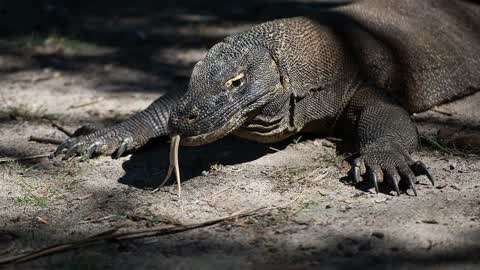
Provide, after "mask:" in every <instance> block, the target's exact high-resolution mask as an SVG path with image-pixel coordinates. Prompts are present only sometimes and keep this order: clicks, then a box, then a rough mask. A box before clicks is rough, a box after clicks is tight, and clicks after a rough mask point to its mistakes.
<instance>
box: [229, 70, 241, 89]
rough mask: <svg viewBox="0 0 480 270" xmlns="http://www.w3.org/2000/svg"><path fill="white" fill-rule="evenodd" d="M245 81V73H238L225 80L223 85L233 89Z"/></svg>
mask: <svg viewBox="0 0 480 270" xmlns="http://www.w3.org/2000/svg"><path fill="white" fill-rule="evenodd" d="M244 83H245V74H243V72H242V73H240V74H238V75H236V76H235V77H233V78H231V79H230V80H228V81H226V82H225V87H226V88H227V89H235V88H238V87H240V86H242V85H243V84H244Z"/></svg>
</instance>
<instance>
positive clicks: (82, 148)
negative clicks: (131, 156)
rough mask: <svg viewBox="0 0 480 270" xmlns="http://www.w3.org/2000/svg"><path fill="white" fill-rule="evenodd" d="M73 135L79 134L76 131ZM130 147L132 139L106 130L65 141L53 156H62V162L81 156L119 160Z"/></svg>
mask: <svg viewBox="0 0 480 270" xmlns="http://www.w3.org/2000/svg"><path fill="white" fill-rule="evenodd" d="M82 128H83V127H82ZM82 128H80V129H82ZM80 129H79V130H80ZM75 134H79V133H78V132H77V131H76V132H75ZM75 134H74V135H75ZM80 134H81V133H80ZM122 135H123V136H122ZM132 146H133V138H132V137H131V136H128V135H127V134H117V133H116V132H115V131H114V130H112V129H108V128H107V129H100V130H97V131H95V132H93V133H90V134H86V135H80V136H78V137H72V138H70V139H67V140H65V142H63V143H62V144H61V145H60V146H59V147H58V148H57V150H56V151H55V152H54V154H53V155H54V156H58V155H61V154H63V159H64V160H66V159H69V158H71V157H74V156H82V157H84V158H87V159H89V158H91V157H93V156H96V155H112V157H113V158H119V157H120V156H122V155H123V154H124V153H125V152H127V151H129V150H131V149H132V148H133V147H132Z"/></svg>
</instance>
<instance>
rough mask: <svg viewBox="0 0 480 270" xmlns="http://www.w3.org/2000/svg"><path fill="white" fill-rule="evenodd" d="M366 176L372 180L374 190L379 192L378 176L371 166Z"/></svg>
mask: <svg viewBox="0 0 480 270" xmlns="http://www.w3.org/2000/svg"><path fill="white" fill-rule="evenodd" d="M368 178H369V179H370V180H371V181H372V183H373V186H374V187H375V192H377V193H379V192H380V189H379V188H378V177H377V174H376V173H375V170H373V169H371V168H369V169H368Z"/></svg>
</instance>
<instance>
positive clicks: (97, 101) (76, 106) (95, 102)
mask: <svg viewBox="0 0 480 270" xmlns="http://www.w3.org/2000/svg"><path fill="white" fill-rule="evenodd" d="M100 101H102V99H97V100H92V101H89V102H86V103H82V104H78V105H70V106H68V108H67V110H70V109H78V108H82V107H87V106H90V105H94V104H97V103H99V102H100Z"/></svg>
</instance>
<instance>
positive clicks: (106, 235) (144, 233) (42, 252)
mask: <svg viewBox="0 0 480 270" xmlns="http://www.w3.org/2000/svg"><path fill="white" fill-rule="evenodd" d="M262 209H264V207H262V208H257V209H254V210H250V211H242V212H236V213H234V214H232V215H229V216H226V217H222V218H218V219H213V220H209V221H205V222H202V223H194V224H189V225H164V226H158V227H154V228H149V229H139V230H131V231H126V232H118V230H117V229H113V230H108V231H106V232H103V233H100V234H97V235H94V236H92V237H89V238H86V239H82V240H78V241H72V242H67V243H63V244H58V245H53V246H49V247H46V248H43V249H39V250H35V251H32V252H28V253H25V254H19V255H13V256H10V257H3V258H0V265H5V264H10V263H20V262H26V261H30V260H34V259H37V258H40V257H44V256H50V255H53V254H57V253H61V252H66V251H70V250H76V249H79V248H82V247H86V246H91V245H95V244H98V243H100V242H104V241H108V240H127V239H136V238H144V237H152V236H161V235H169V234H177V233H181V232H185V231H190V230H194V229H198V228H204V227H209V226H212V225H216V224H219V223H223V222H226V221H228V220H231V219H238V218H245V217H248V216H251V215H254V214H255V213H257V212H258V211H260V210H262Z"/></svg>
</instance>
